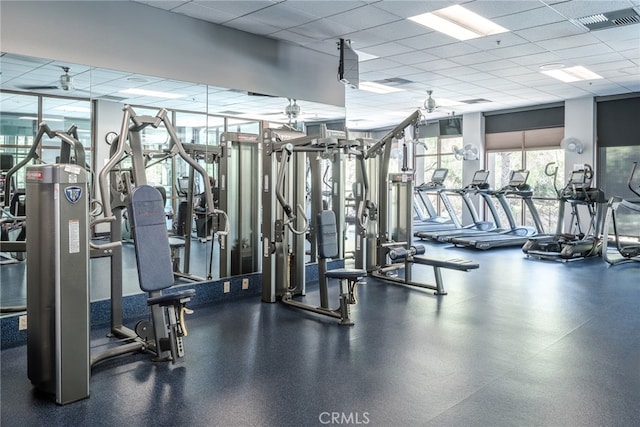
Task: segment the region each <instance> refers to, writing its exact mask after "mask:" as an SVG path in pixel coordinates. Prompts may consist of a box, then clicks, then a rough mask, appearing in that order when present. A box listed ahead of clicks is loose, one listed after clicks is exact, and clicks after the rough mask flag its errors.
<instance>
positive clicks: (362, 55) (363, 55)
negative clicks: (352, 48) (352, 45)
mask: <svg viewBox="0 0 640 427" xmlns="http://www.w3.org/2000/svg"><path fill="white" fill-rule="evenodd" d="M356 53H357V54H358V62H362V61H368V60H370V59H376V58H380V57H379V56H376V55H372V54H370V53H367V52H363V51H361V50H356Z"/></svg>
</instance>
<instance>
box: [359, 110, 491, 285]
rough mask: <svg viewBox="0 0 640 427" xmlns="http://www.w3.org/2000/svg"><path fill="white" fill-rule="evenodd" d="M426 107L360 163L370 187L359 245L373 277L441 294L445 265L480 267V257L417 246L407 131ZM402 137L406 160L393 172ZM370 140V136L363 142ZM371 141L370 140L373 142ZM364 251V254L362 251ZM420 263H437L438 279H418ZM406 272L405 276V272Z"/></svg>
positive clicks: (371, 148)
mask: <svg viewBox="0 0 640 427" xmlns="http://www.w3.org/2000/svg"><path fill="white" fill-rule="evenodd" d="M420 117H421V114H420V111H419V110H417V111H415V112H414V113H412V114H411V115H409V116H408V117H407V118H406V119H405V120H404V121H403V122H401V123H400V124H398V125H397V126H395V127H394V128H393V129H391V130H390V131H389V132H388V133H386V134H385V135H384V136H383V137H382V138H380V139H379V140H377V141H375V142H373V144H372V145H368V146H367V147H366V150H365V151H364V155H363V156H362V159H363V161H362V162H361V163H360V165H361V169H362V170H361V171H360V172H359V173H360V175H359V176H360V177H362V182H363V183H364V191H363V192H362V196H361V197H360V200H359V201H358V205H359V208H358V210H359V211H361V212H364V213H365V214H364V215H359V217H361V218H362V219H364V221H362V220H359V227H362V228H363V229H364V240H365V244H364V245H359V246H358V245H356V259H361V258H363V259H365V260H366V262H367V264H366V269H367V271H368V273H369V275H370V276H372V277H376V278H379V279H382V280H385V281H388V282H390V283H394V284H401V285H411V286H415V287H419V288H426V289H433V290H435V291H436V292H435V294H436V295H446V291H445V289H444V283H443V280H442V275H441V269H442V268H444V269H452V270H459V271H469V270H472V269H475V268H478V267H479V265H478V264H477V263H475V262H472V261H468V260H463V259H458V258H451V259H442V258H433V257H427V256H424V255H422V254H424V253H425V250H426V249H425V247H424V246H423V245H413V242H412V239H413V193H414V188H413V187H414V172H413V170H412V169H411V168H410V167H409V165H408V161H407V158H408V155H407V153H408V146H407V144H408V143H412V142H413V141H410V142H407V141H406V140H405V136H406V130H407V128H409V127H413V128H414V133H413V135H414V136H417V126H418V124H419V121H420ZM394 139H395V140H397V141H402V146H403V153H404V156H403V164H402V171H401V172H394V173H390V172H389V163H390V159H391V148H392V143H393V140H394ZM363 142H364V141H363ZM367 144H368V143H367ZM374 174H377V178H378V179H377V180H376V182H375V183H374V185H372V188H369V180H368V178H367V176H368V175H374ZM358 252H364V254H358ZM414 265H428V266H431V267H433V269H434V275H435V281H436V284H435V285H432V284H425V283H422V282H416V281H414V280H413V278H412V269H413V266H414ZM400 273H402V274H403V277H400V276H399V274H400Z"/></svg>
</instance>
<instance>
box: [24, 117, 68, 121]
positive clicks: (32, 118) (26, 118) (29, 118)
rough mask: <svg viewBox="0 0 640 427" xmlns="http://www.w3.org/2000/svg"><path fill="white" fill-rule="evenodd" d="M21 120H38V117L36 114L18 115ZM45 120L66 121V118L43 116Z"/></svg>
mask: <svg viewBox="0 0 640 427" xmlns="http://www.w3.org/2000/svg"><path fill="white" fill-rule="evenodd" d="M18 118H19V119H20V120H38V118H37V117H36V116H22V117H18ZM42 121H43V122H64V119H54V118H51V117H43V118H42Z"/></svg>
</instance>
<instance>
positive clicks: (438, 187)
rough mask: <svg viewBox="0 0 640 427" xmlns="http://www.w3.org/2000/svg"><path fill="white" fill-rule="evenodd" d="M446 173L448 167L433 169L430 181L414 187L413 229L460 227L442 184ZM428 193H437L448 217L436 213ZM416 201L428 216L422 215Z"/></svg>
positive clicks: (426, 229) (418, 230)
mask: <svg viewBox="0 0 640 427" xmlns="http://www.w3.org/2000/svg"><path fill="white" fill-rule="evenodd" d="M448 173H449V169H446V168H438V169H436V170H434V171H433V175H432V176H431V181H429V182H427V183H423V184H420V185H418V186H416V187H414V204H413V206H414V210H415V211H416V215H417V219H416V220H414V222H413V229H414V230H417V232H420V231H428V230H451V229H454V228H462V224H461V223H460V220H459V219H458V216H457V215H456V212H455V210H454V209H453V205H451V200H449V196H447V193H446V189H445V186H444V180H445V178H446V177H447V174H448ZM429 194H437V195H438V197H439V198H440V200H442V203H443V204H444V207H445V209H446V210H447V213H448V214H449V217H448V218H447V217H443V216H439V215H438V214H437V212H436V210H435V209H434V207H433V204H432V203H431V200H430V199H429ZM418 202H420V203H421V204H422V206H424V208H425V210H426V211H427V213H428V214H429V216H428V217H425V216H424V213H423V211H422V209H420V207H419V206H418ZM414 235H415V233H414Z"/></svg>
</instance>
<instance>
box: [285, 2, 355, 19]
mask: <svg viewBox="0 0 640 427" xmlns="http://www.w3.org/2000/svg"><path fill="white" fill-rule="evenodd" d="M365 5H366V3H364V2H361V1H344V0H340V1H322V0H320V1H318V0H305V1H287V2H286V5H283V6H286V7H289V8H292V9H296V10H301V11H304V12H305V13H309V14H311V15H314V16H317V17H320V18H327V17H329V16H333V15H337V14H340V13H344V12H346V11H348V10H352V9H356V8H358V7H362V6H365Z"/></svg>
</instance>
